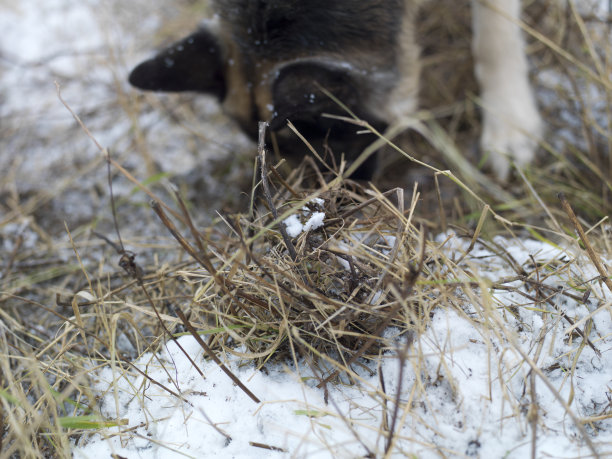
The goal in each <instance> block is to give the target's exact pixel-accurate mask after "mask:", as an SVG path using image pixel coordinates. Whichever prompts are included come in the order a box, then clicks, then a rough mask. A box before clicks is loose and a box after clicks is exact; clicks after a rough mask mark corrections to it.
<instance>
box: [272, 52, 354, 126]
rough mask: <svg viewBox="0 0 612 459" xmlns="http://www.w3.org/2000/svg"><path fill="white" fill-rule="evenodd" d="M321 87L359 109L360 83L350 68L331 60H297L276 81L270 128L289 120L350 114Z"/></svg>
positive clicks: (312, 119)
mask: <svg viewBox="0 0 612 459" xmlns="http://www.w3.org/2000/svg"><path fill="white" fill-rule="evenodd" d="M322 88H324V89H325V90H327V91H329V92H330V93H331V94H332V95H334V96H335V97H336V98H337V99H338V100H339V101H340V102H342V103H343V104H345V105H346V106H348V108H350V109H351V110H357V111H360V110H359V108H360V103H361V101H360V98H359V89H358V82H357V80H356V78H355V77H354V76H353V75H351V73H350V72H349V71H348V70H347V69H345V68H343V67H342V66H341V65H338V64H331V63H328V62H316V61H307V62H298V63H294V64H290V65H287V66H285V67H283V68H282V69H280V70H279V72H278V76H277V77H276V78H275V80H274V83H273V85H272V101H273V104H274V116H273V118H272V120H271V121H270V129H272V130H278V129H280V128H282V127H283V126H284V125H285V123H286V120H291V121H292V122H307V123H308V122H312V123H317V124H319V123H321V121H322V120H321V119H320V116H321V114H323V113H334V114H341V115H346V116H348V114H347V113H346V112H345V111H344V110H343V109H342V108H341V107H340V106H339V105H338V104H337V103H336V102H334V101H333V100H332V99H331V98H330V97H329V96H327V95H326V94H325V93H324V92H323V90H322Z"/></svg>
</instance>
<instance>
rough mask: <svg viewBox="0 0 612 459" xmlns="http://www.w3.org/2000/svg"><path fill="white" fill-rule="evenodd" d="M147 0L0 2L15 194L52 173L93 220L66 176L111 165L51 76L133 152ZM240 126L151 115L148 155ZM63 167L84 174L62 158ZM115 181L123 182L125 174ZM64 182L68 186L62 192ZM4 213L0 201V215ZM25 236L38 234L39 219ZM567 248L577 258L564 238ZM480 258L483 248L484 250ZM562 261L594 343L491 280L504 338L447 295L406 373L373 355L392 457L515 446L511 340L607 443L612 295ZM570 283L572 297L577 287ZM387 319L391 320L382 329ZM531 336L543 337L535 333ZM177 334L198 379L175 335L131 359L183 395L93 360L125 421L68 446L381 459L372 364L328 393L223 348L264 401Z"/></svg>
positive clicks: (524, 245) (108, 413) (480, 264)
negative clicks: (193, 133)
mask: <svg viewBox="0 0 612 459" xmlns="http://www.w3.org/2000/svg"><path fill="white" fill-rule="evenodd" d="M170 3H172V2H168V4H170ZM148 5H149V2H145V1H142V0H134V1H131V2H121V1H118V0H117V1H109V2H99V1H94V0H45V1H44V2H41V1H40V0H20V1H19V2H18V3H14V4H13V3H8V2H4V3H0V13H1V14H0V27H1V28H2V30H3V38H2V41H1V42H0V71H1V73H0V81H1V85H0V88H1V90H0V120H1V121H2V123H1V125H0V128H1V129H2V139H0V171H3V172H2V173H3V174H5V175H7V176H5V177H4V179H5V183H8V182H10V183H12V184H14V186H15V187H17V188H18V189H19V191H20V192H21V193H28V192H37V191H40V189H41V188H45V187H49V184H50V183H51V182H54V183H55V182H56V181H60V182H62V183H63V184H64V185H62V187H61V188H60V189H59V190H58V191H57V193H58V196H60V197H61V198H60V199H57V201H52V202H54V203H55V204H54V205H57V206H60V208H59V212H60V216H61V217H60V218H64V219H67V220H68V221H70V219H71V218H73V216H74V215H80V217H81V218H82V219H88V218H93V217H94V215H96V213H97V212H99V211H100V209H101V208H105V206H107V204H106V203H100V202H97V201H94V203H95V205H93V204H92V202H91V201H90V200H89V199H84V198H83V194H84V193H83V189H87V188H86V187H84V186H83V182H82V181H79V180H86V181H88V183H91V184H93V183H104V180H105V174H106V171H105V168H104V167H100V164H101V162H102V156H101V154H100V152H99V151H98V150H97V149H96V148H95V146H94V145H93V144H92V142H91V141H90V140H89V139H88V138H87V137H86V136H85V135H84V134H83V133H82V132H81V130H80V128H78V127H77V126H76V125H75V123H74V120H73V118H72V116H71V115H70V113H69V112H68V111H67V110H66V108H65V107H64V106H63V105H62V104H61V103H60V101H59V100H58V97H57V94H56V88H55V84H54V83H55V82H56V81H57V82H58V84H59V85H60V86H61V87H62V92H63V97H64V99H65V100H66V101H67V103H68V104H70V106H71V107H72V108H73V109H74V110H75V112H77V114H79V115H80V116H81V117H82V118H83V119H84V121H85V122H86V124H87V125H88V127H89V129H90V130H91V131H92V133H93V135H94V136H95V137H96V138H97V140H98V141H99V142H100V143H101V144H102V145H103V146H105V147H111V149H112V150H113V151H114V152H116V154H117V155H119V156H120V157H122V158H123V159H124V160H125V161H126V162H127V163H128V164H129V162H130V155H133V154H134V153H133V150H134V149H136V147H135V145H134V141H133V132H134V131H133V126H134V120H133V119H130V116H129V114H128V113H126V111H125V110H124V108H122V107H123V106H122V104H121V97H124V96H125V93H127V92H128V91H129V88H128V87H127V84H126V82H125V75H126V74H127V72H128V69H129V67H130V66H131V65H133V63H134V62H136V61H137V60H138V58H140V57H143V56H141V55H138V56H136V52H137V51H136V50H135V43H136V42H138V39H139V38H140V39H142V38H141V37H142V36H147V35H149V36H152V35H153V33H154V31H155V29H156V27H158V26H159V21H158V20H155V19H150V18H152V17H154V16H149V15H143V14H142V13H141V12H142V11H143V10H144V9H146V8H147V7H149V6H148ZM600 5H601V9H602V10H601V11H602V12H607V11H608V9H607V8H608V2H607V0H600ZM133 24H138V27H133ZM140 43H141V41H140ZM138 52H142V50H138ZM134 56H136V59H134ZM126 60H129V62H125V61H126ZM200 104H201V105H200V108H201V110H202V113H204V114H205V115H208V117H207V116H203V118H204V119H207V118H214V117H218V116H221V115H219V114H218V111H217V107H216V105H215V104H214V103H212V102H211V101H209V100H203V101H202V102H200ZM158 122H159V112H157V111H155V110H153V109H152V110H151V112H150V113H149V114H147V115H145V116H143V117H141V118H140V120H139V123H140V124H141V126H144V128H150V130H151V131H152V132H155V126H156V123H158ZM109 126H111V128H109ZM150 135H151V134H150ZM153 135H155V134H153ZM235 135H236V134H235V132H234V131H231V132H227V133H224V131H223V130H217V131H216V136H215V142H212V143H211V142H204V143H203V144H202V145H200V146H199V147H198V151H199V155H200V156H197V157H195V156H193V155H191V154H185V143H186V140H185V139H186V138H187V134H186V130H182V129H179V128H176V127H172V126H170V125H164V129H163V132H160V133H159V135H158V137H157V141H154V142H151V145H153V146H154V150H153V151H152V152H151V155H152V156H153V158H154V161H155V162H157V163H158V164H160V168H161V169H162V170H164V171H169V172H173V173H185V172H187V171H189V170H191V169H192V168H194V167H196V165H197V164H198V163H199V162H200V161H201V160H202V158H205V157H210V156H214V155H218V154H220V153H227V152H228V151H231V150H232V149H233V148H239V147H235V145H243V140H235ZM71 170H78V171H79V173H78V174H76V175H74V176H73V175H71V174H70V173H67V171H71ZM9 174H10V177H8V175H9ZM117 186H118V190H116V191H117V192H119V193H121V192H124V193H127V192H129V190H130V189H131V188H130V187H129V186H126V187H125V189H123V190H122V189H121V188H120V185H117ZM45 189H46V188H45ZM71 189H72V190H75V189H76V190H79V193H76V194H75V193H69V192H67V190H71ZM5 191H6V190H5ZM92 194H93V192H92ZM88 196H89V195H88ZM89 197H91V196H89ZM106 212H107V213H108V211H107V210H106ZM4 218H5V216H2V215H0V223H2V221H3V220H4ZM27 224H28V222H27V221H26V222H22V225H26V226H27ZM4 228H5V230H6V228H7V226H5V227H4ZM60 231H61V230H60ZM31 234H34V236H33V237H37V236H36V234H37V233H36V232H34V231H32V233H31ZM7 240H8V239H7ZM500 242H501V243H503V245H504V246H505V247H506V248H507V249H508V251H509V252H510V253H511V254H512V255H513V256H514V258H515V260H516V261H517V262H518V263H519V264H529V263H531V259H530V256H533V257H534V258H535V259H536V260H538V261H541V262H543V263H546V262H549V261H553V260H557V261H558V260H563V259H565V258H564V257H565V255H564V253H563V251H562V250H560V249H557V248H553V247H551V246H548V245H546V244H545V243H542V242H535V241H531V240H523V241H521V240H505V241H500ZM463 249H465V245H464V243H463V242H460V241H459V240H458V239H452V240H451V241H450V242H448V243H447V244H446V248H445V250H447V253H449V254H450V253H452V252H453V251H455V252H457V253H460V252H461V250H463ZM566 249H567V250H568V252H569V253H571V254H572V256H574V255H575V253H574V250H575V248H574V247H567V248H566ZM457 258H458V257H457ZM492 259H493V260H496V261H495V262H493V263H492V262H491V260H492ZM611 264H612V260H608V265H611ZM463 265H464V266H465V267H466V269H467V268H468V267H470V266H472V267H476V268H477V270H478V271H479V272H480V274H481V275H483V276H490V277H491V278H492V279H500V278H503V277H504V276H506V275H508V276H509V275H512V274H513V273H514V271H512V270H511V269H509V267H508V266H506V265H505V264H504V262H503V261H502V260H499V258H496V257H493V255H492V253H491V252H489V251H488V250H487V249H486V248H484V247H478V246H477V248H476V249H475V250H474V251H472V253H471V254H470V256H469V257H468V258H466V259H465V260H464V261H463ZM565 273H566V274H565V277H564V278H563V279H556V278H550V279H548V281H547V283H550V285H561V286H566V287H568V288H569V286H570V285H574V284H572V282H575V281H576V279H581V280H584V281H589V282H588V284H587V285H588V286H589V287H591V288H592V293H591V297H590V299H589V300H588V301H587V302H586V305H584V304H581V303H580V302H578V301H576V300H573V299H571V298H570V297H567V296H563V295H562V294H561V293H560V294H559V295H558V296H555V299H554V301H555V302H557V304H558V305H559V307H560V308H561V309H562V310H563V311H564V312H565V314H567V315H569V316H571V317H572V318H573V320H574V322H575V323H577V324H580V326H581V329H583V328H584V327H585V323H586V318H587V317H588V318H589V319H590V320H591V321H592V323H591V325H590V329H591V334H590V339H591V341H592V344H593V347H595V348H596V349H597V350H598V351H599V352H600V355H597V354H596V353H595V351H594V350H593V348H591V347H590V346H583V343H582V340H580V339H574V338H572V336H573V335H572V334H571V332H570V326H569V324H568V323H567V322H566V321H564V320H562V319H560V318H559V316H558V315H556V314H554V313H551V314H545V313H544V312H543V311H541V310H540V309H538V308H533V307H525V304H529V301H528V300H526V299H525V297H524V296H522V295H520V294H519V293H517V292H506V291H504V292H494V293H493V294H492V296H491V298H490V304H491V305H494V306H495V307H496V308H497V309H496V308H493V309H492V311H489V312H488V313H487V314H490V315H488V316H487V317H489V318H494V317H498V315H499V316H501V315H502V314H505V311H507V309H503V308H499V306H500V305H503V306H506V307H507V308H510V307H511V306H516V311H517V314H518V315H517V316H516V318H515V319H512V318H511V317H510V318H509V317H507V316H505V317H504V319H503V322H504V323H509V322H512V320H515V321H516V330H517V331H516V332H515V333H512V334H509V335H503V336H502V335H498V334H495V333H493V332H492V331H491V327H490V326H487V327H484V326H480V325H479V323H480V322H479V320H480V319H482V317H483V311H481V310H478V309H477V308H476V307H475V306H474V305H473V304H471V303H470V301H469V299H468V300H466V302H465V303H464V304H461V305H457V307H456V308H452V309H451V308H448V309H444V308H439V309H436V310H434V316H433V318H432V321H431V325H430V327H429V328H428V329H427V331H426V333H424V334H423V335H421V336H418V337H416V339H415V342H414V344H413V346H412V348H411V349H410V351H409V355H408V358H407V361H406V363H405V368H404V370H403V380H402V381H401V385H400V381H399V374H400V368H399V365H398V359H397V358H396V356H395V355H394V354H392V353H390V354H387V355H385V356H384V358H383V360H382V363H381V366H380V368H381V371H382V373H383V374H384V379H385V382H386V393H387V394H388V396H389V406H390V407H392V406H393V401H394V400H395V394H396V393H397V391H398V390H401V394H400V397H399V400H400V401H401V406H400V411H399V418H398V423H399V424H398V426H399V427H397V428H396V435H397V437H396V440H395V441H396V442H397V443H396V445H395V446H394V449H393V451H394V454H396V455H398V456H400V455H407V456H409V455H411V454H413V455H414V456H415V457H455V456H473V457H482V458H497V457H510V458H522V457H528V456H529V454H530V448H531V445H532V443H531V433H532V425H531V423H530V417H529V416H530V413H531V411H530V409H532V407H530V394H531V390H532V388H531V387H530V386H529V384H530V382H531V376H530V375H529V371H530V367H529V366H528V365H527V364H526V363H525V359H524V358H523V356H521V355H520V353H519V349H520V350H521V351H522V352H523V353H524V354H525V355H527V356H529V358H530V359H532V360H533V362H534V363H535V364H536V366H537V367H538V368H540V369H543V370H546V371H545V372H544V374H545V376H546V377H547V378H548V381H549V382H550V383H551V384H552V386H553V387H554V388H555V389H556V390H557V391H558V393H559V394H560V395H561V398H562V400H563V403H566V404H567V405H569V407H570V409H571V412H572V413H573V414H574V415H575V417H576V418H577V419H579V420H581V421H582V422H583V426H584V429H585V430H586V432H587V433H588V434H589V436H590V437H591V439H592V442H593V443H594V444H595V447H596V449H597V451H598V452H599V453H600V454H601V455H602V456H604V455H612V420H611V419H610V417H609V414H608V417H607V418H606V417H605V416H602V413H604V412H607V413H609V412H610V407H609V406H610V403H611V400H612V305H611V302H612V294H611V292H609V291H607V290H606V287H605V286H603V285H601V284H600V283H599V282H597V281H592V279H595V278H596V277H597V273H596V272H595V271H594V270H593V268H592V266H591V264H590V263H589V262H588V260H587V259H586V258H585V257H584V256H581V257H579V261H578V262H577V263H576V264H574V265H572V266H571V267H570V268H569V269H568V270H566V271H565ZM578 287H584V286H578ZM571 293H573V294H577V293H576V291H575V290H572V291H571ZM549 312H550V311H549ZM583 319H584V320H585V321H584V322H581V320H583ZM500 320H501V319H500ZM500 323H501V322H500ZM393 333H394V330H389V331H388V332H387V334H388V338H389V339H390V340H391V341H392V340H393ZM542 337H543V339H541V338H542ZM540 342H541V343H543V344H542V345H541V346H538V345H536V343H540ZM180 343H181V345H182V346H183V348H185V349H187V350H188V352H189V354H190V355H191V356H192V358H193V359H194V360H195V361H196V362H197V363H198V365H199V366H200V368H201V370H202V371H203V373H204V375H205V378H202V377H201V376H200V375H199V374H198V373H197V372H196V371H195V369H194V368H192V367H191V364H190V363H189V362H188V361H187V360H186V359H185V357H184V356H183V354H182V353H180V352H178V351H177V348H176V345H175V344H174V343H172V342H170V343H168V344H167V345H166V349H165V351H164V352H162V353H161V354H160V355H145V356H143V357H141V358H140V360H139V361H138V362H137V363H136V364H137V365H138V366H139V368H141V369H142V370H143V371H145V370H146V371H147V373H148V374H149V375H150V377H151V378H152V379H154V380H160V381H162V380H163V381H167V384H168V386H169V387H171V388H172V390H174V391H175V392H178V393H180V394H181V395H182V397H183V399H182V400H179V399H177V398H176V397H174V396H170V395H168V394H167V393H166V392H164V391H163V390H161V389H160V388H159V387H158V386H155V385H150V384H149V383H147V382H146V381H143V379H142V377H141V376H138V375H137V374H132V373H122V372H119V371H118V370H117V369H116V368H112V367H105V368H98V369H96V370H95V372H94V373H93V374H92V381H93V387H94V390H95V391H96V392H97V393H98V394H99V395H100V406H101V409H102V414H103V415H104V416H105V417H108V418H109V419H116V418H121V419H125V420H126V422H127V423H126V425H123V426H122V427H121V428H114V429H108V430H106V431H104V432H103V433H100V434H95V435H93V436H91V437H87V436H83V437H81V439H80V440H79V441H78V444H75V445H74V455H75V457H88V458H98V457H109V455H110V454H117V455H118V456H117V457H129V458H134V457H142V458H153V457H159V458H170V457H213V456H214V457H235V458H241V457H244V458H247V457H285V456H290V457H294V456H295V457H358V456H364V455H366V454H368V452H372V453H375V454H376V456H377V457H378V456H381V457H382V454H383V450H384V446H385V439H384V438H383V437H382V435H381V433H380V432H381V431H382V429H381V426H382V424H383V411H382V406H383V405H382V399H383V394H382V390H381V387H380V378H379V375H378V374H375V375H370V374H369V373H367V372H365V371H364V373H363V374H362V375H361V376H362V380H361V382H360V384H359V385H355V386H337V387H330V393H329V403H325V400H324V393H323V392H322V391H321V390H319V389H316V388H314V387H312V386H313V384H312V383H310V382H309V381H312V379H309V378H308V376H311V375H310V374H309V372H308V370H307V369H306V367H300V366H298V367H297V368H294V367H292V366H290V365H287V366H277V367H269V368H268V370H269V371H268V372H267V374H265V373H263V372H260V371H256V370H254V369H253V368H252V367H249V366H246V367H245V366H242V365H239V364H240V362H239V361H238V360H237V359H236V358H235V357H233V356H229V355H228V356H222V358H223V359H224V360H225V361H226V362H227V364H228V365H229V366H230V367H231V369H232V371H233V372H234V373H235V374H237V375H239V376H240V379H241V380H242V381H243V382H244V383H245V384H246V385H247V386H248V387H249V389H250V390H251V391H252V392H253V393H255V394H256V395H257V396H258V397H259V398H260V399H261V400H262V403H260V404H257V403H254V402H253V401H252V400H251V399H250V398H248V397H247V396H246V395H245V394H244V393H243V392H242V391H241V390H240V389H238V388H237V387H236V386H235V385H233V384H232V383H231V382H230V381H229V380H228V378H227V376H226V375H225V374H224V373H223V372H222V371H221V370H220V369H219V368H218V366H217V365H216V364H214V363H212V362H210V361H208V360H206V359H204V358H203V356H202V351H201V349H200V348H199V346H198V345H197V344H196V343H195V342H194V340H193V339H192V338H191V337H184V338H182V339H181V340H180ZM400 344H401V343H400ZM398 345H399V344H398ZM570 375H573V377H570ZM534 381H535V382H534V383H535V393H536V394H537V407H538V410H537V413H538V418H537V419H536V421H535V422H536V424H537V456H538V457H568V458H569V457H590V454H591V453H590V450H589V448H588V447H587V445H586V444H585V442H584V441H583V439H582V437H581V433H580V432H579V431H578V429H577V428H576V425H575V423H574V420H573V419H572V418H571V417H570V416H569V415H568V414H567V411H566V409H565V407H564V406H563V403H562V402H561V401H560V400H559V399H558V398H556V397H555V396H554V394H553V392H551V390H550V389H549V387H547V386H546V385H545V384H544V382H543V381H544V380H543V379H542V378H541V377H540V376H536V377H534ZM400 386H401V387H400ZM119 432H122V433H119ZM257 443H260V444H263V445H268V446H272V447H277V448H281V449H282V450H283V451H284V452H281V451H274V450H270V449H265V448H262V447H261V445H260V446H257Z"/></svg>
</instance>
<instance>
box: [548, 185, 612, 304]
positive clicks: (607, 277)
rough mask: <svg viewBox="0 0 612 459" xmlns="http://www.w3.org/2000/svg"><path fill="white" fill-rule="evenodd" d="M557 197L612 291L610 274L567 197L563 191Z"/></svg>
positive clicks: (602, 277)
mask: <svg viewBox="0 0 612 459" xmlns="http://www.w3.org/2000/svg"><path fill="white" fill-rule="evenodd" d="M558 197H559V200H560V201H561V206H562V207H563V210H564V211H565V213H566V214H567V216H568V217H569V219H570V221H571V222H572V224H573V225H574V228H576V231H578V236H579V237H580V240H581V241H582V243H583V244H584V247H585V249H586V251H587V254H588V256H589V258H590V259H591V261H592V262H593V264H594V265H595V268H596V269H597V272H599V274H600V275H601V279H602V280H603V281H604V283H605V284H606V286H607V287H608V289H609V290H610V292H612V279H610V275H609V274H608V273H607V272H606V269H605V268H604V266H603V265H602V264H601V259H600V258H599V257H598V256H597V254H596V253H595V250H593V246H592V245H591V242H590V241H589V239H588V238H587V235H586V233H585V232H584V229H583V228H582V225H581V224H580V222H579V221H578V218H577V217H576V214H575V213H574V210H573V209H572V206H571V205H570V203H569V202H568V200H567V198H566V197H565V193H559V194H558Z"/></svg>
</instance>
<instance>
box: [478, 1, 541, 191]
mask: <svg viewBox="0 0 612 459" xmlns="http://www.w3.org/2000/svg"><path fill="white" fill-rule="evenodd" d="M520 8H521V5H520V0H472V15H473V31H474V41H473V46H472V47H473V53H474V58H475V63H476V68H475V70H476V77H477V78H478V82H479V84H480V90H481V98H482V106H483V107H482V108H483V113H484V114H483V131H482V137H481V140H480V144H481V148H482V151H483V153H486V154H489V155H490V160H489V161H490V164H491V167H492V169H493V171H494V172H495V174H496V175H497V176H498V177H499V178H500V179H502V180H506V179H507V178H508V175H509V173H510V160H514V161H515V163H516V164H517V166H523V165H525V164H527V163H529V162H530V161H531V160H532V159H533V157H534V155H535V150H536V148H537V144H538V140H539V138H540V135H541V129H542V122H541V119H540V115H539V113H538V110H537V108H536V104H535V100H534V97H533V93H532V91H531V87H530V85H529V80H528V74H527V70H528V69H527V58H526V56H525V51H524V42H523V38H522V36H521V29H520V26H519V17H520Z"/></svg>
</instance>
